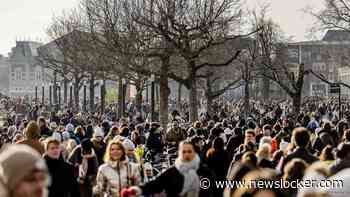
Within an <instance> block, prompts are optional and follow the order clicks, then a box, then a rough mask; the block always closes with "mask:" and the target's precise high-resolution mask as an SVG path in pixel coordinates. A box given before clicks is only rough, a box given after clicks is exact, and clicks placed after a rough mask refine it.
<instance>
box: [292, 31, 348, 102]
mask: <svg viewBox="0 0 350 197" xmlns="http://www.w3.org/2000/svg"><path fill="white" fill-rule="evenodd" d="M349 49H350V34H349V33H346V32H345V31H338V30H329V31H328V32H327V33H326V34H325V36H324V37H323V39H322V40H319V41H308V42H297V43H290V44H288V57H287V62H288V63H287V64H288V66H289V67H290V68H291V70H293V69H294V70H295V71H296V70H297V69H298V66H299V65H300V64H301V63H303V64H304V65H305V69H307V70H309V69H311V70H312V71H313V72H315V73H318V74H320V75H322V76H323V77H324V78H325V79H327V80H328V81H329V82H337V81H339V80H342V79H345V76H342V75H344V74H343V73H342V71H341V70H339V69H340V68H342V67H344V66H345V59H346V57H345V56H346V55H350V53H349V51H350V50H349ZM303 96H320V97H327V96H331V95H330V94H329V85H328V84H327V83H325V82H322V81H321V80H320V79H318V78H317V77H315V76H314V75H312V74H308V75H306V76H305V78H304V87H303Z"/></svg>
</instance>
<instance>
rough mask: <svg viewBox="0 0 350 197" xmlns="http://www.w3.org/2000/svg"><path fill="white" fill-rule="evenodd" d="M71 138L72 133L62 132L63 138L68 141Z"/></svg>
mask: <svg viewBox="0 0 350 197" xmlns="http://www.w3.org/2000/svg"><path fill="white" fill-rule="evenodd" d="M69 138H70V134H69V133H68V132H67V131H64V132H62V140H63V141H67V140H69Z"/></svg>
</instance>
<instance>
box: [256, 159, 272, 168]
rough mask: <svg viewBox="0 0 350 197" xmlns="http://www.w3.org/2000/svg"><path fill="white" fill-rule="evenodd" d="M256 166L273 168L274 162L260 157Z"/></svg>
mask: <svg viewBox="0 0 350 197" xmlns="http://www.w3.org/2000/svg"><path fill="white" fill-rule="evenodd" d="M258 166H259V167H260V168H271V169H274V168H275V167H276V166H275V164H274V163H273V162H272V161H270V160H267V159H262V160H260V161H259V162H258Z"/></svg>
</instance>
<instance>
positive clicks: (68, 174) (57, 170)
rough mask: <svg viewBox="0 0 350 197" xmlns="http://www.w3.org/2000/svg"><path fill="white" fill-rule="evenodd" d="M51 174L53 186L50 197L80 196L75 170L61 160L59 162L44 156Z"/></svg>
mask: <svg viewBox="0 0 350 197" xmlns="http://www.w3.org/2000/svg"><path fill="white" fill-rule="evenodd" d="M44 159H45V161H46V164H47V167H48V169H49V173H50V176H51V185H50V187H49V197H74V196H79V187H78V182H77V179H75V178H74V168H73V166H72V165H70V164H68V163H67V162H65V161H64V160H63V158H60V159H58V160H56V159H51V158H49V157H48V156H46V155H45V156H44Z"/></svg>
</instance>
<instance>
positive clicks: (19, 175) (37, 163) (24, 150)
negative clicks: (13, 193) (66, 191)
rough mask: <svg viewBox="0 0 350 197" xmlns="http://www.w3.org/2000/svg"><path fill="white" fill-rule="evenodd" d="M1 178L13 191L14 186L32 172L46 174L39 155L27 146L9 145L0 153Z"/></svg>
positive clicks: (45, 168)
mask: <svg viewBox="0 0 350 197" xmlns="http://www.w3.org/2000/svg"><path fill="white" fill-rule="evenodd" d="M0 164H1V177H3V179H4V180H3V181H4V183H5V184H6V186H7V187H8V188H9V189H10V190H13V189H14V188H15V187H16V185H17V184H18V183H19V182H20V181H21V180H22V179H23V178H24V177H25V176H28V175H29V174H30V173H31V172H33V171H34V170H38V171H44V172H48V170H47V167H46V164H45V161H44V160H43V159H42V158H41V156H40V155H39V153H37V152H36V151H35V150H34V149H32V148H31V147H29V146H27V145H19V144H16V145H9V146H8V147H6V148H5V150H3V151H2V152H1V153H0Z"/></svg>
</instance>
